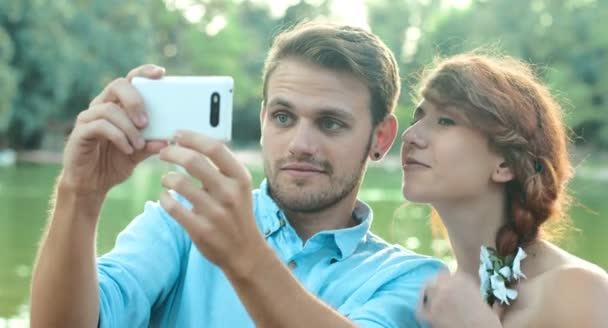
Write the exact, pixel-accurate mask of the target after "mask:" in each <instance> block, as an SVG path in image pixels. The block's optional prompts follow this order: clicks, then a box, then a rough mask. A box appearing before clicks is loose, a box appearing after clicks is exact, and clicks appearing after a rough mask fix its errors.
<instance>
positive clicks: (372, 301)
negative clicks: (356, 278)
mask: <svg viewBox="0 0 608 328" xmlns="http://www.w3.org/2000/svg"><path fill="white" fill-rule="evenodd" d="M443 269H445V266H444V264H443V263H442V262H440V261H438V260H435V259H432V258H425V257H420V258H415V259H411V260H409V261H407V262H404V263H401V264H397V265H395V266H394V267H389V268H384V270H382V271H383V272H379V273H378V274H377V275H375V276H374V277H372V278H371V280H372V281H370V282H369V283H374V282H373V280H378V281H385V282H383V283H382V284H381V285H380V286H379V288H376V289H375V291H374V292H373V294H371V295H370V296H369V297H365V298H364V299H361V298H359V300H360V302H359V305H358V306H352V305H351V309H348V310H347V312H346V313H347V314H346V315H347V317H348V318H349V319H350V320H352V321H353V322H354V323H356V324H357V326H359V327H365V328H393V327H395V328H396V327H400V328H401V327H404V328H405V327H408V328H409V327H428V326H427V325H426V324H424V323H422V322H419V321H418V320H416V309H417V307H418V302H419V298H420V293H421V291H422V288H423V287H424V286H425V284H426V283H427V282H428V281H429V280H430V279H431V278H433V277H435V276H436V275H437V274H438V273H439V271H441V270H443Z"/></svg>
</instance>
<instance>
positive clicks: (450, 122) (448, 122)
mask: <svg viewBox="0 0 608 328" xmlns="http://www.w3.org/2000/svg"><path fill="white" fill-rule="evenodd" d="M437 123H438V124H439V125H443V126H451V125H455V124H456V122H454V120H452V119H449V118H446V117H441V118H439V120H438V121H437Z"/></svg>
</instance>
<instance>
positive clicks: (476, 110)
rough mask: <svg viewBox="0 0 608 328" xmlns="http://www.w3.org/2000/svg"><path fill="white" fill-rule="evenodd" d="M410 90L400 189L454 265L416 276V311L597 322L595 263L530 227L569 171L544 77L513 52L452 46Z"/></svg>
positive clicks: (543, 323)
mask: <svg viewBox="0 0 608 328" xmlns="http://www.w3.org/2000/svg"><path fill="white" fill-rule="evenodd" d="M420 96H421V102H420V104H419V106H418V107H417V109H416V111H415V113H414V119H413V122H412V125H411V126H410V127H409V128H408V129H407V130H406V131H405V132H404V134H403V136H402V138H403V145H402V149H401V152H402V161H403V169H404V181H403V195H404V197H405V198H406V199H408V200H409V201H412V202H418V203H429V204H431V205H432V206H433V209H434V210H435V211H436V212H437V214H438V215H439V217H440V218H441V220H442V222H443V224H444V225H445V227H446V229H447V233H448V236H449V239H450V242H451V246H452V250H453V252H454V254H455V256H456V260H457V263H458V269H457V270H456V272H455V273H453V274H449V275H448V274H446V275H443V276H441V277H439V278H438V279H437V280H435V281H434V282H432V283H430V284H429V285H428V286H427V287H426V288H425V290H424V294H423V296H422V297H421V304H420V306H419V310H418V313H419V316H420V317H421V318H422V319H424V320H426V321H428V322H429V323H430V324H431V325H432V326H433V327H608V314H607V313H608V276H607V274H606V272H605V271H603V270H602V269H600V268H599V267H597V266H596V265H593V264H591V263H589V262H586V261H584V260H582V259H580V258H577V257H575V256H574V255H572V254H569V253H568V252H566V251H564V250H562V249H560V248H559V247H557V246H555V245H553V244H551V243H550V242H548V241H547V240H546V239H545V237H546V236H545V235H544V234H543V231H542V230H543V229H542V228H543V227H544V223H546V222H547V221H549V220H556V219H559V218H560V217H561V216H562V215H563V210H564V208H565V205H566V203H567V197H566V184H567V182H568V180H569V179H570V177H571V176H572V172H573V170H572V167H571V164H570V162H569V159H568V154H567V136H566V132H565V128H564V124H563V121H562V118H561V109H560V106H559V105H558V104H557V102H556V101H555V100H554V99H553V98H552V96H551V94H550V93H549V91H548V90H547V88H546V87H544V86H543V85H542V84H541V83H540V82H539V81H538V80H537V79H536V78H535V77H534V75H533V73H532V72H531V70H530V69H529V68H528V67H527V66H526V65H525V64H523V63H521V62H519V61H517V60H514V59H511V58H493V57H488V56H484V55H477V54H464V55H459V56H456V57H452V58H449V59H447V60H444V61H441V62H439V63H438V64H437V65H436V66H435V68H433V69H432V70H430V71H427V72H426V74H425V77H424V78H423V79H422V82H421V88H420ZM480 250H481V253H480ZM480 290H481V292H480Z"/></svg>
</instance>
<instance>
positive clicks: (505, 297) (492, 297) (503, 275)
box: [479, 246, 526, 305]
mask: <svg viewBox="0 0 608 328" xmlns="http://www.w3.org/2000/svg"><path fill="white" fill-rule="evenodd" d="M525 258H526V252H524V250H523V249H522V248H521V247H518V248H517V252H516V253H515V256H513V255H509V256H506V257H502V256H500V255H498V252H496V250H495V249H494V248H491V247H486V246H481V252H480V253H479V280H480V283H481V284H480V291H481V295H482V296H483V298H484V299H485V300H486V302H487V303H488V304H490V305H493V304H494V302H495V301H496V300H499V301H500V302H501V304H507V305H511V304H510V303H509V300H511V301H513V300H515V299H516V298H517V291H516V290H515V289H512V288H508V287H510V286H511V285H512V284H513V283H514V282H516V281H519V279H521V278H526V275H524V274H523V272H521V261H522V260H523V259H525Z"/></svg>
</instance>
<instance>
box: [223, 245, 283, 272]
mask: <svg viewBox="0 0 608 328" xmlns="http://www.w3.org/2000/svg"><path fill="white" fill-rule="evenodd" d="M256 239H257V238H256ZM252 244H253V245H251V246H250V247H247V251H246V252H243V253H242V255H241V256H238V257H237V259H236V261H234V262H235V263H234V264H233V265H230V266H226V267H225V268H223V269H224V273H225V274H226V276H227V277H228V279H229V280H231V281H233V282H239V283H247V282H252V281H253V280H255V279H256V278H257V277H259V275H260V274H264V272H267V268H268V266H270V265H272V263H273V262H277V263H280V261H278V259H277V258H276V256H277V255H276V253H275V252H274V251H273V250H272V248H270V247H269V246H268V244H267V243H266V241H265V240H264V238H263V237H262V236H260V238H259V239H258V240H256V241H255V242H254V243H252Z"/></svg>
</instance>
